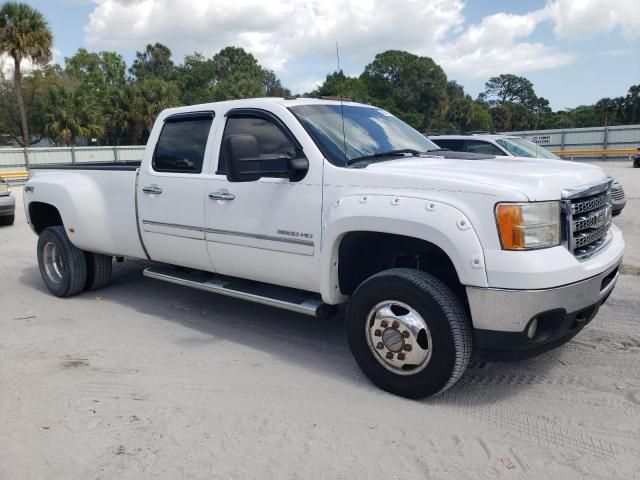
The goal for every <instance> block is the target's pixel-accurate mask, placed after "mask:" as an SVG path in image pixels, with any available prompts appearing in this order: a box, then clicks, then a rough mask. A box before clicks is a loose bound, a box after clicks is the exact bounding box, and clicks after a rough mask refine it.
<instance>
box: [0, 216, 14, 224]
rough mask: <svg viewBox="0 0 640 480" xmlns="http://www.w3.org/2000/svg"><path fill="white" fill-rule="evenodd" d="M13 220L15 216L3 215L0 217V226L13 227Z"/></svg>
mask: <svg viewBox="0 0 640 480" xmlns="http://www.w3.org/2000/svg"><path fill="white" fill-rule="evenodd" d="M15 219H16V217H15V215H5V216H3V217H0V225H2V226H9V225H13V222H14V221H15Z"/></svg>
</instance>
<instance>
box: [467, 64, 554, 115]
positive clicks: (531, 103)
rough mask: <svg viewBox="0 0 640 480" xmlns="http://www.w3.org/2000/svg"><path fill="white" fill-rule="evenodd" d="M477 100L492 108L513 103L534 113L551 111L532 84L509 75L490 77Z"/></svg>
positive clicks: (524, 79)
mask: <svg viewBox="0 0 640 480" xmlns="http://www.w3.org/2000/svg"><path fill="white" fill-rule="evenodd" d="M478 100H479V101H481V102H483V103H486V104H487V105H489V106H492V107H495V106H496V105H502V104H504V103H513V104H519V105H524V106H525V107H527V108H529V109H530V110H532V111H533V112H535V113H540V114H541V113H546V112H550V111H551V109H550V108H549V101H548V100H547V99H546V98H543V97H538V96H537V95H536V92H535V91H534V89H533V83H531V82H530V81H529V80H528V79H526V78H525V77H519V76H517V75H512V74H510V73H506V74H502V75H499V76H497V77H491V78H490V79H489V80H488V81H487V82H486V83H485V84H484V92H482V93H481V94H480V95H478Z"/></svg>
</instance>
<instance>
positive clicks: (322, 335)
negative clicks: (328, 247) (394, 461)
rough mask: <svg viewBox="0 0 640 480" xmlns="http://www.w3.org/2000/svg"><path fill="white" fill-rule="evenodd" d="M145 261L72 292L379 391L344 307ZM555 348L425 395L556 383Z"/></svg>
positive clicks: (474, 371)
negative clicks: (257, 295)
mask: <svg viewBox="0 0 640 480" xmlns="http://www.w3.org/2000/svg"><path fill="white" fill-rule="evenodd" d="M146 266H148V264H147V263H146V262H142V261H138V260H127V261H126V262H125V263H124V264H116V265H115V266H114V274H113V280H112V282H111V284H110V285H109V286H108V287H106V288H104V289H102V290H100V291H96V292H85V293H83V294H81V295H79V296H78V297H75V298H77V301H80V300H84V301H95V298H96V297H100V298H101V299H102V300H104V301H106V302H116V303H118V304H119V305H121V306H125V307H128V308H133V309H135V310H136V311H138V312H140V313H143V314H145V315H153V316H155V317H158V318H162V319H163V320H168V321H171V322H175V323H178V324H180V325H183V326H185V327H187V328H189V329H192V330H195V331H197V332H199V333H200V334H204V337H203V336H202V335H194V336H186V337H185V338H183V339H179V340H177V341H178V342H180V345H181V346H183V348H189V347H193V346H199V345H203V344H207V343H216V342H219V341H221V340H224V341H229V342H234V343H238V344H242V345H245V346H247V347H249V348H253V349H259V350H262V351H264V352H266V353H268V354H269V355H275V356H277V357H278V358H279V359H281V360H283V361H285V362H290V363H293V364H295V365H296V366H299V367H303V368H308V369H312V370H314V371H316V372H320V373H322V374H323V375H327V376H330V377H332V378H335V379H336V380H339V381H343V382H348V383H351V384H353V385H355V386H357V388H361V389H363V390H368V391H370V392H371V393H372V394H375V393H377V394H384V392H381V391H380V390H378V389H377V388H376V387H375V386H374V385H372V384H371V383H370V382H369V381H368V379H367V378H366V377H365V376H364V374H363V373H362V372H361V371H360V369H359V368H358V366H357V364H356V362H355V360H354V359H353V357H352V356H351V353H350V351H349V347H348V345H347V341H346V333H345V328H344V309H340V310H339V311H338V313H337V314H336V315H335V316H333V317H332V318H329V319H326V320H318V319H315V318H312V317H307V316H305V315H300V314H296V313H293V312H288V311H284V310H279V309H275V308H271V307H267V306H263V305H258V304H254V303H250V302H246V301H243V300H237V299H233V298H229V297H224V296H221V295H215V294H211V293H207V292H202V291H199V290H194V289H191V288H188V287H182V286H178V285H173V284H169V283H165V282H160V281H157V280H153V279H149V278H145V277H143V276H142V269H143V268H145V267H146ZM20 280H21V282H22V283H24V284H25V285H28V286H29V287H31V288H34V289H36V290H38V291H41V292H44V293H46V294H48V295H49V292H48V290H47V289H46V287H45V286H44V283H43V282H42V279H41V277H40V272H39V271H38V268H37V267H30V268H27V269H24V270H23V274H22V277H21V279H20ZM60 301H69V300H60ZM559 355H560V354H559V353H558V352H550V353H547V354H546V355H544V356H543V357H540V358H538V359H533V360H528V361H524V362H516V363H488V362H483V361H480V360H477V359H474V360H473V361H472V362H471V364H470V366H469V368H468V369H467V371H466V373H465V374H464V375H463V377H462V378H461V379H460V381H459V382H458V383H457V384H456V385H455V386H454V387H453V388H452V389H451V390H449V391H448V392H446V393H445V394H443V395H440V396H438V397H436V398H432V399H427V400H424V402H425V403H426V404H429V403H437V404H447V405H452V404H453V405H460V406H464V407H473V406H475V405H482V404H487V403H492V402H495V401H499V400H502V399H506V398H509V397H511V396H514V395H517V394H518V392H520V391H521V390H524V389H529V388H535V385H536V384H540V383H550V382H551V383H553V380H552V379H551V380H550V379H549V377H547V374H548V372H549V370H550V369H551V368H552V367H553V366H554V365H557V364H558V362H559ZM212 361H215V359H212Z"/></svg>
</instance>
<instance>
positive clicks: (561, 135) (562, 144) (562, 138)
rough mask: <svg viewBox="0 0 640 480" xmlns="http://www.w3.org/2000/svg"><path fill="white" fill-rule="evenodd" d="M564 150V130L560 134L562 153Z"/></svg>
mask: <svg viewBox="0 0 640 480" xmlns="http://www.w3.org/2000/svg"><path fill="white" fill-rule="evenodd" d="M562 150H564V130H562V131H561V132H560V151H562Z"/></svg>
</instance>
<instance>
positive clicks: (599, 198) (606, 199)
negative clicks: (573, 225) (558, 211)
mask: <svg viewBox="0 0 640 480" xmlns="http://www.w3.org/2000/svg"><path fill="white" fill-rule="evenodd" d="M610 203H611V194H610V193H609V192H604V193H601V194H599V195H595V196H593V197H590V198H585V199H576V200H574V201H573V202H572V203H571V211H572V212H573V214H574V215H576V214H579V213H584V212H591V211H593V210H595V209H596V208H600V207H603V206H604V205H608V204H610Z"/></svg>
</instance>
